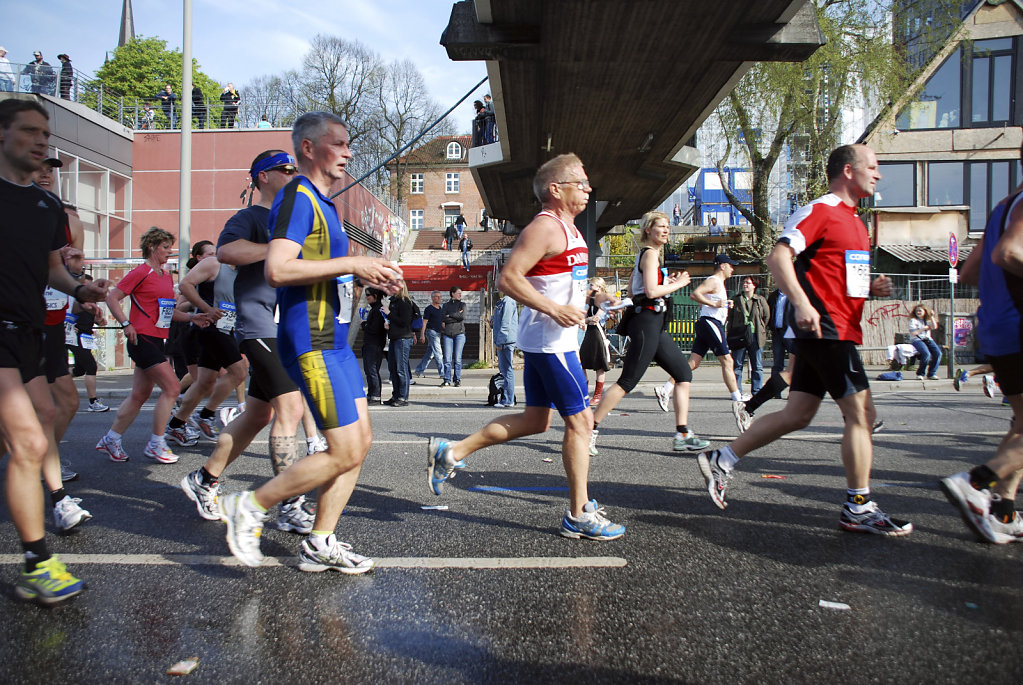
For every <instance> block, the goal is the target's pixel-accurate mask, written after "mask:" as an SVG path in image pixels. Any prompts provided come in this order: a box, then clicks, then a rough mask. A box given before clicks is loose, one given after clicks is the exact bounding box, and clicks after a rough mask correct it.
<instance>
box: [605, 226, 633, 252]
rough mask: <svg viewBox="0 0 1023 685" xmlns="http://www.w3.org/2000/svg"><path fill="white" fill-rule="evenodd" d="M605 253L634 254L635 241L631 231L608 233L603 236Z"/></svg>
mask: <svg viewBox="0 0 1023 685" xmlns="http://www.w3.org/2000/svg"><path fill="white" fill-rule="evenodd" d="M604 241H605V242H604V245H605V250H604V252H605V254H608V255H634V254H636V241H635V239H634V238H633V235H632V232H631V231H630V232H627V233H620V234H613V235H609V236H607V237H606V238H604Z"/></svg>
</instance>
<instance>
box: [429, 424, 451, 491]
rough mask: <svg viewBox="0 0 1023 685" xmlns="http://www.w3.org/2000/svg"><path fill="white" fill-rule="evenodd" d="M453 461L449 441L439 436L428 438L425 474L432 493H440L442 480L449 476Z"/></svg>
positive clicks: (442, 485)
mask: <svg viewBox="0 0 1023 685" xmlns="http://www.w3.org/2000/svg"><path fill="white" fill-rule="evenodd" d="M454 469H455V461H454V460H453V459H452V458H451V443H450V442H448V441H447V440H441V439H440V438H430V442H429V443H427V448H426V475H427V478H428V479H429V481H430V488H431V489H432V490H433V494H435V495H438V496H439V495H440V494H441V491H442V490H443V489H444V481H446V480H447V479H448V478H450V477H451V474H452V473H453V472H454Z"/></svg>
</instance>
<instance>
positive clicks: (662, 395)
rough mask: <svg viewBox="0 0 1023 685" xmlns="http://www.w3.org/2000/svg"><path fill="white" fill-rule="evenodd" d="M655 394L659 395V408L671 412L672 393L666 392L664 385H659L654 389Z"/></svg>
mask: <svg viewBox="0 0 1023 685" xmlns="http://www.w3.org/2000/svg"><path fill="white" fill-rule="evenodd" d="M654 394H655V395H657V406H658V407H660V408H661V411H669V410H670V409H671V393H669V392H668V391H666V390H665V389H664V386H663V385H658V386H657V387H656V388H654Z"/></svg>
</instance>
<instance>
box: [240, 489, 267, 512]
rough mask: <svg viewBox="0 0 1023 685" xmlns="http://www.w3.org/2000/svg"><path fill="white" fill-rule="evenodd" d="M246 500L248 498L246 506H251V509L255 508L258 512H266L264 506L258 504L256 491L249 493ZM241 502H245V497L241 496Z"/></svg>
mask: <svg viewBox="0 0 1023 685" xmlns="http://www.w3.org/2000/svg"><path fill="white" fill-rule="evenodd" d="M248 500H249V501H248V506H251V507H252V508H253V509H255V510H256V511H258V512H262V513H264V514H265V513H266V507H263V506H261V505H260V504H259V502H257V501H256V493H255V492H251V493H249V497H248ZM242 502H243V503H244V502H245V498H244V497H243V498H242Z"/></svg>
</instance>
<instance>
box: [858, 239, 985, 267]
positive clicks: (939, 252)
mask: <svg viewBox="0 0 1023 685" xmlns="http://www.w3.org/2000/svg"><path fill="white" fill-rule="evenodd" d="M877 248H878V249H879V250H884V251H885V252H887V253H888V254H890V255H891V256H893V257H895V258H896V259H898V260H900V261H903V262H947V261H948V248H947V247H944V246H943V247H928V246H926V245H878V246H877ZM972 251H973V245H972V244H971V245H962V244H960V245H959V262H960V263H962V262H963V261H965V260H966V258H967V257H969V256H970V252H972Z"/></svg>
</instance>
